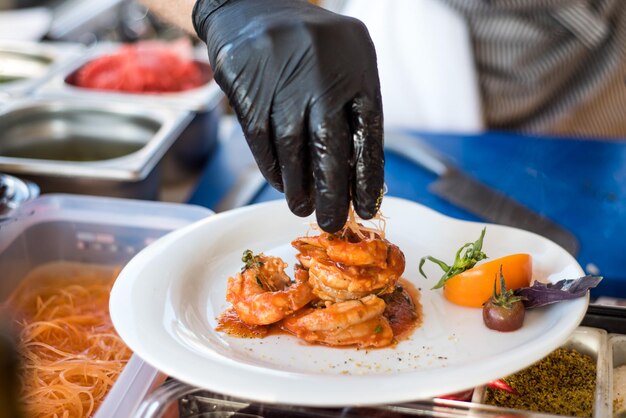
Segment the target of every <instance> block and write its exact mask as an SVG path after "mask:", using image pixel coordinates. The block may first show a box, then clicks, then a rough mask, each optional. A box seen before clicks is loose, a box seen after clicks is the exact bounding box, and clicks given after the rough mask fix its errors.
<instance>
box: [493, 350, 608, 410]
mask: <svg viewBox="0 0 626 418" xmlns="http://www.w3.org/2000/svg"><path fill="white" fill-rule="evenodd" d="M504 380H505V381H506V382H507V383H508V384H509V385H511V387H513V388H514V389H516V390H517V391H518V392H519V396H516V395H512V394H510V393H508V392H505V391H502V390H494V389H491V388H487V389H486V392H485V403H486V404H489V405H496V406H502V407H506V408H514V409H523V410H527V411H536V412H546V413H552V414H557V415H568V416H575V417H591V416H592V415H593V400H594V396H595V389H596V361H595V360H594V359H593V358H591V357H590V356H587V355H584V354H581V353H579V352H578V351H576V350H570V349H566V348H559V349H557V350H555V351H553V352H552V353H550V354H549V355H548V356H547V357H545V358H544V359H543V360H540V361H539V362H537V363H535V364H533V365H532V366H530V367H528V368H526V369H524V370H522V371H520V372H518V373H516V374H514V375H511V376H509V377H506V378H505V379H504Z"/></svg>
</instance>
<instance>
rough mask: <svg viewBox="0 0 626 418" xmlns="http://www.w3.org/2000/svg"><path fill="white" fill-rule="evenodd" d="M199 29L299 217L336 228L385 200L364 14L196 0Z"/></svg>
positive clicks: (271, 178)
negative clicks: (352, 213) (351, 210)
mask: <svg viewBox="0 0 626 418" xmlns="http://www.w3.org/2000/svg"><path fill="white" fill-rule="evenodd" d="M193 22H194V27H195V28H196V32H197V33H198V35H199V36H200V37H201V38H202V39H204V40H205V41H206V43H207V47H208V52H209V59H210V62H211V66H212V67H213V71H214V76H215V80H216V82H217V83H218V84H219V86H220V87H221V88H222V90H224V92H225V93H226V95H227V96H228V98H229V101H230V103H231V106H232V107H233V109H234V110H235V112H236V114H237V117H238V119H239V122H240V123H241V126H242V127H243V131H244V133H245V136H246V140H247V142H248V145H249V146H250V149H251V150H252V153H253V154H254V157H255V159H256V162H257V164H258V166H259V168H260V170H261V172H262V173H263V175H264V176H265V178H266V179H267V180H268V182H269V183H270V184H271V185H272V186H273V187H275V188H276V189H277V190H279V191H283V192H284V193H285V196H286V198H287V202H288V204H289V208H290V209H291V211H292V212H293V213H295V214H296V215H299V216H307V215H309V214H311V213H312V211H313V209H315V210H316V216H317V221H318V224H319V225H320V227H321V228H322V229H324V230H325V231H327V232H336V231H338V230H339V229H341V227H343V225H344V224H345V222H346V218H347V214H348V207H349V204H350V199H352V201H353V204H354V208H355V210H356V212H357V214H358V215H359V216H360V217H362V218H364V219H369V218H371V217H372V216H374V215H375V214H376V212H377V211H378V208H379V206H380V203H381V200H382V191H383V183H384V173H383V169H384V154H383V116H382V104H381V97H380V83H379V80H378V69H377V66H376V52H375V50H374V45H373V44H372V41H371V39H370V37H369V34H368V32H367V29H366V28H365V26H364V25H363V23H361V22H360V21H358V20H356V19H353V18H350V17H345V16H341V15H337V14H334V13H332V12H330V11H328V10H325V9H322V8H320V7H317V6H314V5H312V4H309V3H307V2H306V1H301V0H197V2H196V4H195V7H194V11H193Z"/></svg>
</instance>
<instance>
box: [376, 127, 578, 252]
mask: <svg viewBox="0 0 626 418" xmlns="http://www.w3.org/2000/svg"><path fill="white" fill-rule="evenodd" d="M385 149H386V150H388V151H391V152H393V153H395V154H397V155H399V156H401V157H403V158H406V159H408V160H409V161H411V162H413V163H415V164H417V165H419V166H420V167H422V168H424V169H426V170H428V171H430V172H432V173H433V174H435V175H436V176H437V180H435V181H434V182H433V183H431V184H430V185H429V187H428V190H429V191H430V192H431V193H433V194H435V195H437V196H439V197H440V198H442V199H444V200H446V201H448V202H450V203H452V204H453V205H455V206H458V207H460V208H462V209H465V210H466V211H468V212H470V213H472V214H474V215H476V216H478V217H480V218H481V219H483V220H485V221H488V222H491V223H496V224H502V225H508V226H513V227H516V228H520V229H525V230H527V231H531V232H534V233H537V234H539V235H542V236H544V237H546V238H548V239H550V240H552V241H554V242H555V243H557V244H558V245H560V246H561V247H563V248H564V249H565V250H567V252H569V253H570V254H572V255H573V256H576V255H577V254H578V250H579V243H578V240H577V239H576V237H575V236H574V235H573V234H572V233H571V232H570V231H568V230H567V229H565V228H563V227H562V226H560V225H558V224H557V223H555V222H554V221H553V220H551V219H549V218H547V217H545V216H543V215H541V214H539V213H537V212H535V211H533V210H531V209H530V208H528V207H526V206H524V205H522V204H521V203H519V202H517V201H515V200H513V199H512V198H510V197H509V196H506V195H505V194H503V193H501V192H500V191H498V190H495V189H493V188H491V187H489V186H487V185H486V184H484V183H482V182H480V181H478V180H477V179H475V178H473V177H471V176H470V175H468V174H466V173H464V172H462V171H461V170H459V169H458V168H456V167H455V166H454V165H453V164H451V163H450V162H449V161H448V160H447V159H446V158H445V157H444V156H442V155H441V154H440V153H439V152H437V151H436V150H434V149H433V148H431V147H430V146H429V145H427V144H426V143H425V142H424V141H423V140H421V139H419V138H417V137H413V136H409V135H407V134H404V133H399V132H388V133H386V135H385Z"/></svg>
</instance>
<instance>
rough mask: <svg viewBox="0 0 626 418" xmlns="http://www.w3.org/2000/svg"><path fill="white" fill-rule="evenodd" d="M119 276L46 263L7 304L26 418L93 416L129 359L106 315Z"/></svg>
mask: <svg viewBox="0 0 626 418" xmlns="http://www.w3.org/2000/svg"><path fill="white" fill-rule="evenodd" d="M118 273H119V268H114V267H108V266H100V265H93V264H79V263H67V262H58V263H51V264H46V265H44V266H40V267H38V268H37V269H35V270H33V271H32V272H31V273H30V274H29V275H28V277H27V278H26V279H25V280H23V281H22V283H21V284H20V286H19V287H18V288H17V289H16V290H15V291H14V292H13V294H12V295H11V296H10V298H9V300H8V301H7V302H6V305H7V306H6V307H8V308H9V309H10V311H12V312H14V313H15V315H16V321H17V324H18V327H19V329H18V330H19V332H20V347H19V349H20V355H21V357H22V364H21V367H22V372H23V376H22V378H23V380H22V385H23V387H22V395H23V396H22V403H23V406H24V409H25V412H26V416H28V417H68V418H69V417H90V416H93V415H94V414H95V411H96V410H97V408H98V407H99V406H100V404H101V402H102V400H103V399H104V397H105V396H106V394H107V393H108V391H109V390H110V388H111V386H112V385H113V384H114V383H115V381H116V379H117V377H118V375H119V374H120V372H121V371H122V369H123V368H124V366H125V365H126V363H127V361H128V359H129V358H130V356H131V351H130V350H129V349H128V348H127V347H126V346H125V345H124V343H123V342H122V340H121V339H120V337H119V336H118V335H117V334H116V333H115V331H114V329H113V325H112V324H111V319H110V317H109V293H110V290H111V286H112V285H113V282H114V281H115V278H116V277H117V274H118Z"/></svg>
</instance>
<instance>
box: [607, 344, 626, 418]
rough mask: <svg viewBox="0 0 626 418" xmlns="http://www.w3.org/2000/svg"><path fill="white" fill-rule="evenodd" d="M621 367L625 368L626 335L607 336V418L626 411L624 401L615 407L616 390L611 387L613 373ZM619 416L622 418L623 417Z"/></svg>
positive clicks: (625, 402)
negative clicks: (608, 389) (609, 410)
mask: <svg viewBox="0 0 626 418" xmlns="http://www.w3.org/2000/svg"><path fill="white" fill-rule="evenodd" d="M621 366H626V335H621V334H611V335H609V372H610V376H609V388H610V396H609V400H610V401H611V402H610V407H611V413H610V414H609V415H607V416H613V415H615V414H617V413H619V412H622V411H624V410H626V399H623V403H622V405H621V407H620V405H616V404H615V402H614V399H615V391H616V388H615V387H614V386H613V372H614V370H615V369H617V368H618V367H621ZM616 407H617V408H618V409H616ZM622 414H623V412H622ZM619 416H620V417H623V416H624V415H619Z"/></svg>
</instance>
